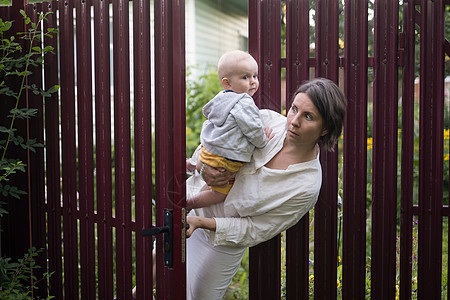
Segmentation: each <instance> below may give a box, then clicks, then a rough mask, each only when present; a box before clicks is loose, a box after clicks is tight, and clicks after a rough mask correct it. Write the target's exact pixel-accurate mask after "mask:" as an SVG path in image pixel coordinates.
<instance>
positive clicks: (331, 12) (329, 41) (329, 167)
mask: <svg viewBox="0 0 450 300" xmlns="http://www.w3.org/2000/svg"><path fill="white" fill-rule="evenodd" d="M338 39H339V1H337V0H317V1H316V69H315V75H316V76H315V77H325V78H329V79H331V80H333V81H334V82H336V83H337V82H338V78H339V69H338V65H339V64H338V62H339V60H338V58H339V52H338ZM337 155H338V153H337V146H335V151H334V152H328V151H324V150H322V151H321V154H320V162H321V164H322V169H323V173H322V188H321V192H320V195H319V200H318V201H317V204H316V207H315V211H314V257H315V262H314V291H315V292H314V293H315V295H317V297H318V298H323V299H325V298H327V299H334V298H336V293H337V284H336V281H337V241H336V236H337V197H338V170H337V163H338V156H337Z"/></svg>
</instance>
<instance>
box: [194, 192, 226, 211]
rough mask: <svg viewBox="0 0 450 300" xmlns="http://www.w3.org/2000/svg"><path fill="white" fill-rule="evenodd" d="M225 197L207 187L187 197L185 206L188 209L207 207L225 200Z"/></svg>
mask: <svg viewBox="0 0 450 300" xmlns="http://www.w3.org/2000/svg"><path fill="white" fill-rule="evenodd" d="M226 197H227V195H225V194H222V193H219V192H217V191H214V190H212V189H209V188H208V189H206V190H202V191H201V192H199V193H198V194H197V195H195V196H193V197H191V198H189V199H187V201H186V208H187V209H188V210H189V209H193V208H201V207H207V206H210V205H213V204H216V203H220V202H223V201H225V198H226Z"/></svg>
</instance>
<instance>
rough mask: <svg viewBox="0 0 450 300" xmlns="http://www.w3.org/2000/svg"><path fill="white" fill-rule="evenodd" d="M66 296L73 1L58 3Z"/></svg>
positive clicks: (68, 281)
mask: <svg viewBox="0 0 450 300" xmlns="http://www.w3.org/2000/svg"><path fill="white" fill-rule="evenodd" d="M59 28H60V30H59V34H60V45H59V49H60V65H61V66H64V72H61V74H60V80H61V139H62V180H63V182H62V191H63V228H64V237H63V241H64V248H63V249H64V254H63V255H64V296H65V297H66V298H70V299H78V297H79V292H78V286H79V282H78V241H77V240H78V239H77V236H78V235H77V180H76V169H77V168H76V144H75V143H76V141H75V137H76V135H75V70H74V50H73V48H74V47H73V46H74V35H73V2H72V1H69V0H65V1H60V2H59Z"/></svg>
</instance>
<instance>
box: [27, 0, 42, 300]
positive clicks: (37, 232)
mask: <svg viewBox="0 0 450 300" xmlns="http://www.w3.org/2000/svg"><path fill="white" fill-rule="evenodd" d="M26 12H27V15H28V16H29V17H30V18H31V20H32V21H33V22H34V23H36V24H37V23H38V21H39V13H41V12H42V4H41V3H36V4H28V5H27V6H26ZM44 22H45V21H44ZM42 23H43V22H42ZM42 23H40V25H42ZM40 29H41V28H40V27H39V29H38V30H40ZM39 38H43V36H42V33H39ZM29 46H30V47H41V43H40V42H39V41H38V40H35V42H34V44H33V45H29ZM29 70H30V71H31V72H33V74H32V75H30V76H28V81H29V82H30V83H33V84H36V86H38V87H39V88H43V78H42V66H40V65H39V66H30V67H29ZM43 104H44V103H43V97H42V96H41V95H35V94H34V93H32V92H31V91H28V92H27V107H28V108H30V109H36V116H35V117H33V118H30V119H28V120H27V123H28V126H27V127H28V129H27V131H28V138H29V139H36V142H37V143H41V144H44V112H43V108H44V105H43ZM27 153H28V154H27V155H28V162H27V165H28V186H29V189H28V199H29V208H30V214H29V217H30V220H29V224H30V228H32V229H30V231H31V235H30V237H31V240H30V247H31V246H33V247H35V248H36V249H45V248H46V232H45V230H46V226H45V221H46V219H45V202H44V201H42V199H44V197H45V191H44V186H45V182H44V181H45V178H44V176H45V173H44V148H43V147H37V148H36V149H35V151H30V150H27ZM36 264H37V265H39V266H41V268H39V269H37V270H35V272H34V274H33V275H35V276H36V277H37V278H42V276H43V274H44V273H45V272H47V259H46V255H45V253H41V254H39V255H38V256H37V257H36ZM32 284H33V286H35V287H36V290H35V291H33V295H34V296H35V297H42V298H45V297H46V296H47V289H46V287H45V282H44V281H37V282H35V281H33V282H32Z"/></svg>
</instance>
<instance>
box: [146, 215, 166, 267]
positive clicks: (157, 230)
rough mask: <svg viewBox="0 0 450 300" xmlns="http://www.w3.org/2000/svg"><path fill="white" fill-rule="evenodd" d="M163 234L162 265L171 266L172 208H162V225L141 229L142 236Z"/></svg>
mask: <svg viewBox="0 0 450 300" xmlns="http://www.w3.org/2000/svg"><path fill="white" fill-rule="evenodd" d="M160 233H163V234H164V265H165V266H166V267H168V268H172V265H173V251H172V249H173V210H169V209H167V208H165V209H164V226H162V227H153V228H149V229H145V230H142V235H143V236H149V235H156V234H160Z"/></svg>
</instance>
